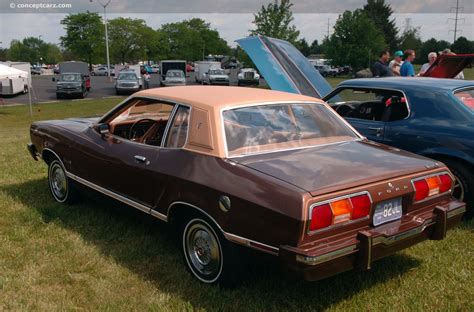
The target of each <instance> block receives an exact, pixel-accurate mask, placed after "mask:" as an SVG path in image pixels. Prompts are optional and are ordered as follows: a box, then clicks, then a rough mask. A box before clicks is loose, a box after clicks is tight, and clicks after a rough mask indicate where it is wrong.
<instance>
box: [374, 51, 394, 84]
mask: <svg viewBox="0 0 474 312" xmlns="http://www.w3.org/2000/svg"><path fill="white" fill-rule="evenodd" d="M379 57H380V58H379V60H378V61H377V62H375V63H374V65H373V66H372V68H371V70H372V76H374V77H390V76H393V74H392V71H391V70H390V68H388V64H387V63H388V60H389V59H390V52H388V50H383V51H382V52H380V54H379Z"/></svg>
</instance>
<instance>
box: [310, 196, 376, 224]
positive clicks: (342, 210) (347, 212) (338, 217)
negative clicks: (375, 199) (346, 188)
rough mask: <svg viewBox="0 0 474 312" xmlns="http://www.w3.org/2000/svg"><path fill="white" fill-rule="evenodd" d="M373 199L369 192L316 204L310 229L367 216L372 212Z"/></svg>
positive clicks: (313, 208)
mask: <svg viewBox="0 0 474 312" xmlns="http://www.w3.org/2000/svg"><path fill="white" fill-rule="evenodd" d="M371 206H372V201H371V199H370V197H369V195H368V193H364V194H360V193H359V194H355V195H349V196H346V197H345V198H342V199H341V198H339V199H336V200H330V201H327V202H324V203H321V204H315V205H313V206H312V210H311V222H310V224H309V230H310V231H316V230H320V229H323V228H327V227H329V226H331V225H335V224H341V223H346V222H349V221H352V220H358V219H362V218H366V217H368V216H369V214H370V207H371Z"/></svg>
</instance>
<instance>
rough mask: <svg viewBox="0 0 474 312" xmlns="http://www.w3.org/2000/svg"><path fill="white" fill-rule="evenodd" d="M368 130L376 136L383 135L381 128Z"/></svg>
mask: <svg viewBox="0 0 474 312" xmlns="http://www.w3.org/2000/svg"><path fill="white" fill-rule="evenodd" d="M369 130H372V131H375V134H376V135H377V136H380V135H381V134H382V133H383V128H378V127H369Z"/></svg>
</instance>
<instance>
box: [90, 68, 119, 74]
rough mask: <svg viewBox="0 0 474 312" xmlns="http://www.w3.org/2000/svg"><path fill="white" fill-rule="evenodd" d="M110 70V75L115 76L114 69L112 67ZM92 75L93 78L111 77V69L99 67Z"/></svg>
mask: <svg viewBox="0 0 474 312" xmlns="http://www.w3.org/2000/svg"><path fill="white" fill-rule="evenodd" d="M110 69H111V71H110V75H111V76H113V73H114V69H113V68H112V67H110ZM91 75H92V76H108V75H109V69H108V67H107V66H100V67H97V68H96V69H94V70H93V71H92V72H91Z"/></svg>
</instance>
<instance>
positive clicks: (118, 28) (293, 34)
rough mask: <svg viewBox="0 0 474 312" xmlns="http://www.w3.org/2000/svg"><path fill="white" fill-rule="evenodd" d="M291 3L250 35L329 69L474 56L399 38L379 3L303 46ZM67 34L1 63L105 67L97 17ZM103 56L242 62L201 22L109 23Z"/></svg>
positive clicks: (343, 17) (412, 32)
mask: <svg viewBox="0 0 474 312" xmlns="http://www.w3.org/2000/svg"><path fill="white" fill-rule="evenodd" d="M292 6H293V4H292V3H291V0H276V1H274V2H271V3H269V4H267V5H266V6H262V7H261V9H260V11H259V12H257V13H255V14H254V20H253V25H254V28H253V29H251V30H249V35H258V34H260V35H265V36H270V37H273V38H279V39H283V40H287V41H289V42H291V43H293V44H294V45H295V46H296V47H297V48H298V49H299V50H300V51H301V53H302V54H304V55H305V56H309V55H312V54H324V55H325V57H326V58H328V59H331V60H332V62H333V64H334V65H340V66H342V65H349V66H351V67H352V68H354V69H361V68H365V67H368V66H370V64H371V63H373V62H374V61H375V60H376V59H377V58H378V54H379V53H380V51H382V50H384V49H389V50H390V51H391V52H392V53H393V52H395V51H396V50H405V49H414V50H415V51H417V55H418V58H417V60H416V61H415V62H418V63H424V62H426V60H425V58H426V56H427V55H428V53H429V52H432V51H434V52H438V51H441V50H443V49H446V48H451V49H452V50H453V51H454V52H456V53H473V52H474V41H470V40H468V39H466V38H465V37H459V38H458V39H457V40H456V41H455V42H454V43H453V44H451V43H449V42H447V41H444V40H437V39H435V38H431V39H429V40H427V41H424V42H423V41H422V40H421V38H420V29H419V28H417V27H414V26H412V25H411V24H410V22H409V20H408V21H407V23H406V26H405V28H404V29H403V30H402V31H401V30H399V29H398V28H397V27H396V24H395V18H393V17H392V15H393V10H392V8H391V6H390V5H389V4H387V3H385V0H367V3H366V4H365V5H364V6H363V7H362V8H359V9H356V10H354V11H345V12H344V13H342V14H340V15H339V18H338V19H337V21H336V23H335V25H334V29H333V32H332V34H331V35H330V36H328V37H325V38H324V39H323V40H322V42H318V40H314V41H313V42H312V43H311V44H309V43H308V42H307V41H306V39H305V38H300V32H299V31H298V30H297V29H296V27H295V25H294V17H293V13H292ZM61 24H62V25H63V27H64V29H65V31H66V33H65V35H64V36H61V37H60V45H59V47H58V46H57V45H55V44H52V43H46V42H44V41H43V40H41V38H36V37H28V38H25V39H23V40H21V41H20V40H13V41H12V42H11V45H10V48H9V49H1V50H0V60H5V59H8V60H12V61H28V62H30V63H39V62H41V63H46V64H55V63H58V62H60V61H63V60H82V61H85V62H88V63H89V64H97V63H105V39H104V38H105V31H104V24H103V20H102V18H101V16H100V15H99V14H98V13H93V12H84V13H77V14H70V15H68V16H66V17H65V18H64V19H63V20H61ZM108 34H109V48H110V49H109V50H110V60H111V63H112V64H116V63H134V62H137V61H139V60H163V59H183V60H189V61H196V60H202V59H203V57H204V56H205V55H208V54H214V55H229V56H234V57H236V58H237V59H239V60H241V61H244V62H246V63H251V61H250V59H249V58H248V56H247V55H246V54H245V53H244V52H243V51H242V49H240V48H239V47H236V48H233V49H232V48H231V47H230V46H229V44H228V43H227V42H226V41H225V40H224V39H223V38H222V37H221V36H220V34H219V32H218V31H217V30H216V29H212V28H211V25H210V24H209V23H207V22H206V21H204V20H203V19H200V18H192V19H188V20H183V21H180V22H174V23H167V24H163V25H162V26H161V27H160V28H158V29H152V28H151V27H149V26H148V25H147V24H146V22H145V21H144V20H143V19H132V18H124V17H119V18H115V19H111V20H109V21H108Z"/></svg>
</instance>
